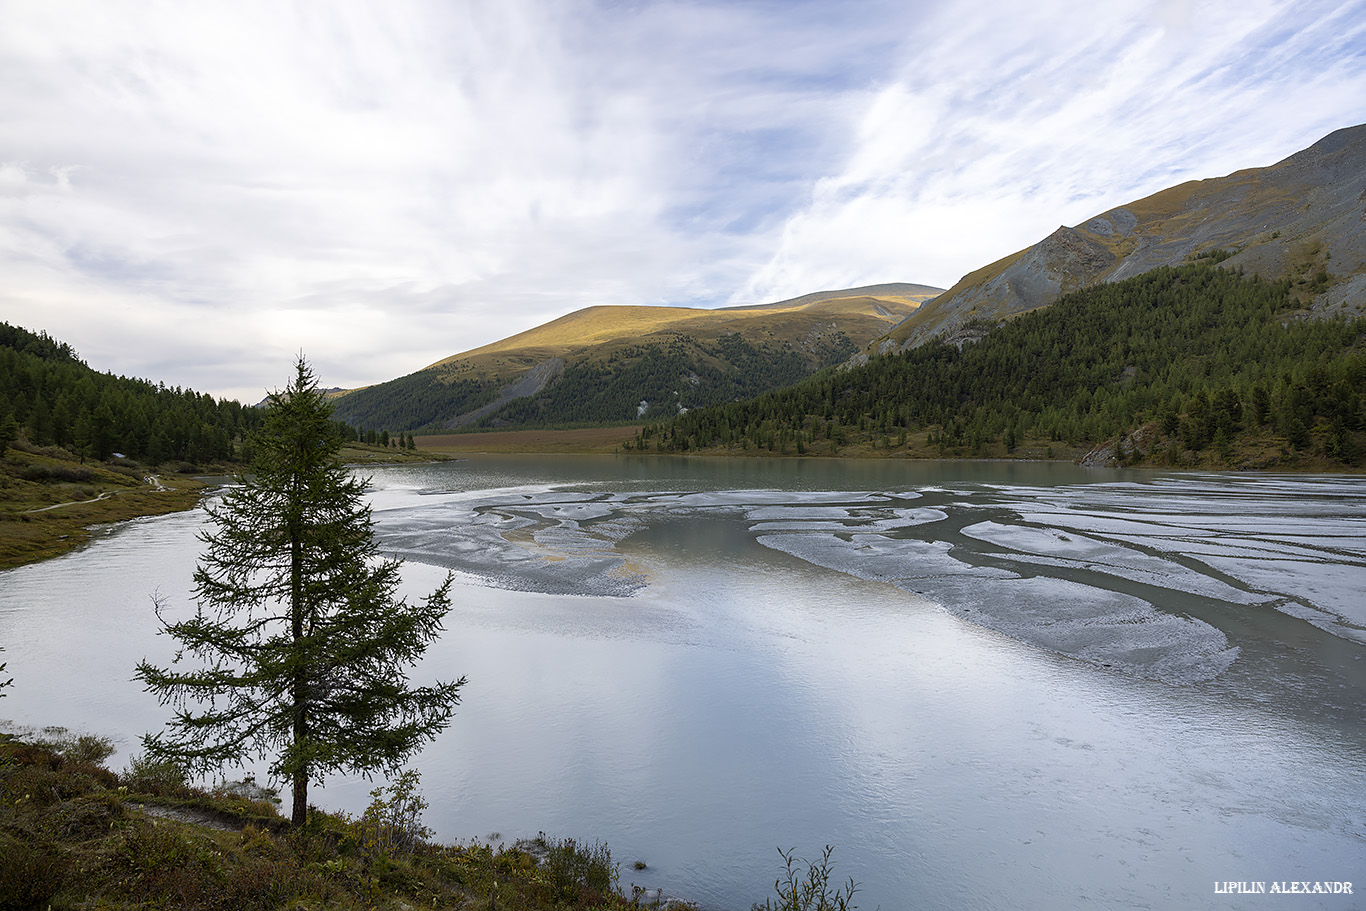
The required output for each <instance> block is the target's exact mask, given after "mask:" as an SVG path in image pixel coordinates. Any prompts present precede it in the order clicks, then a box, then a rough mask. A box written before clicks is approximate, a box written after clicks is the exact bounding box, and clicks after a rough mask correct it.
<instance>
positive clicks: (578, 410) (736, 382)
mask: <svg viewBox="0 0 1366 911" xmlns="http://www.w3.org/2000/svg"><path fill="white" fill-rule="evenodd" d="M854 350H855V348H854V345H853V343H852V342H851V341H850V340H849V338H848V336H846V335H844V334H843V333H833V334H832V335H830V336H829V337H826V338H822V339H821V340H820V342H819V343H818V344H817V347H816V348H815V350H813V351H800V350H798V349H797V348H795V347H794V346H793V345H792V344H790V343H788V342H768V341H759V342H752V341H748V340H746V339H744V338H742V337H741V336H740V335H738V334H731V335H725V336H722V337H721V338H719V339H717V340H716V341H715V342H713V343H709V342H705V341H701V340H699V339H696V338H693V337H692V336H688V335H674V336H672V337H669V338H668V339H666V340H661V341H659V342H651V343H649V344H644V345H633V346H630V347H628V348H625V349H623V350H621V351H618V352H615V353H613V354H612V355H611V356H609V357H608V358H606V359H605V360H602V361H586V362H582V363H579V364H571V365H570V366H568V367H566V368H565V370H564V372H563V373H562V374H561V375H560V376H559V378H558V379H557V380H556V381H555V382H554V383H553V384H552V385H550V386H549V387H547V388H546V389H545V390H544V391H543V392H542V393H541V394H540V395H538V396H528V397H526V398H521V399H516V400H514V401H512V402H509V403H508V404H507V405H506V406H505V407H503V408H501V409H499V411H498V412H497V413H496V414H492V415H489V416H488V417H486V418H484V419H483V420H482V421H480V422H479V425H478V426H479V427H480V428H482V429H492V428H508V427H539V426H546V425H554V424H607V423H613V422H624V421H633V420H638V419H641V418H644V419H646V420H649V419H658V418H660V417H664V416H673V415H676V414H678V413H679V412H680V411H688V410H691V409H693V408H703V407H706V406H708V405H716V404H719V403H722V402H734V401H741V400H744V399H749V398H753V397H754V396H756V395H760V394H762V393H764V392H767V391H769V390H772V389H779V388H782V387H785V386H790V385H792V384H793V383H797V382H799V381H801V380H802V379H803V378H805V377H807V376H809V375H810V374H811V373H812V371H813V369H815V368H816V367H817V366H821V367H823V366H826V365H829V364H832V363H838V362H840V361H842V360H844V359H846V358H848V357H849V355H851V354H853V353H854Z"/></svg>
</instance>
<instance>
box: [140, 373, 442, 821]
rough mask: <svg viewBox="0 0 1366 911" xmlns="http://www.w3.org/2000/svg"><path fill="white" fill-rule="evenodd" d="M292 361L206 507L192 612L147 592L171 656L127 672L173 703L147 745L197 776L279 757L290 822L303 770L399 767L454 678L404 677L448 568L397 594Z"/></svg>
mask: <svg viewBox="0 0 1366 911" xmlns="http://www.w3.org/2000/svg"><path fill="white" fill-rule="evenodd" d="M295 366H296V370H295V376H294V380H293V382H292V383H290V384H289V386H288V387H287V388H286V389H285V390H284V391H282V392H277V393H275V394H273V395H272V396H271V397H270V401H269V408H268V411H267V414H266V417H265V421H264V425H263V429H262V431H261V432H260V433H259V434H258V435H257V436H256V438H255V439H254V441H253V452H254V458H253V461H252V464H251V471H250V472H249V473H248V474H246V475H244V476H243V477H241V478H239V479H238V482H239V483H238V484H237V485H236V486H233V487H230V488H228V489H227V490H226V491H225V492H224V493H223V495H222V498H221V500H220V501H219V502H218V503H216V504H214V505H210V506H208V507H207V508H206V511H207V512H208V515H209V519H210V525H209V527H208V528H207V529H206V530H205V531H204V532H202V533H201V535H200V540H201V541H202V542H203V544H204V551H203V553H202V555H201V557H200V561H199V564H198V566H197V567H196V570H195V575H194V582H195V588H194V596H195V601H196V609H195V612H194V615H193V616H191V617H189V618H188V619H180V620H168V619H167V617H166V613H167V612H166V610H165V606H164V603H162V602H161V601H160V599H158V603H157V615H158V618H159V619H160V621H161V624H162V631H163V632H164V633H166V634H169V635H170V636H172V637H173V638H174V639H176V640H177V641H178V643H179V649H178V651H177V653H176V656H175V659H174V661H173V662H172V665H171V667H169V668H160V667H155V666H153V665H152V664H150V663H149V662H147V661H146V660H143V661H142V662H141V663H139V664H138V667H137V677H138V679H140V680H142V681H143V682H144V683H145V684H146V688H147V689H148V690H149V691H150V692H153V693H155V694H156V695H157V697H158V698H159V699H160V701H161V703H162V704H163V705H167V704H170V705H174V706H175V707H176V711H175V714H174V716H173V719H172V720H171V721H170V722H169V723H168V724H167V727H166V729H165V730H163V731H160V732H158V733H155V734H148V735H145V736H144V737H143V744H144V748H145V749H146V751H147V754H148V756H149V757H151V758H155V759H160V760H170V761H173V762H176V763H178V764H180V765H181V766H182V767H184V768H185V769H186V770H187V771H189V772H192V773H206V772H214V771H217V770H219V769H221V768H223V767H224V766H226V765H239V766H240V765H241V764H242V763H244V762H245V761H247V759H248V758H251V757H255V758H258V759H266V758H268V757H274V758H273V762H272V764H271V766H270V772H271V774H272V776H274V777H276V778H278V779H281V780H284V781H287V782H289V783H290V785H291V787H292V791H293V805H292V814H291V818H292V821H293V823H294V824H295V825H301V824H303V823H304V822H305V821H306V819H307V812H308V785H309V782H317V783H321V782H322V781H323V780H324V779H325V777H326V775H327V774H328V773H332V772H337V771H341V770H349V771H354V772H359V773H361V774H364V775H367V776H368V775H370V774H372V773H374V772H376V771H394V770H396V769H397V768H398V767H399V766H401V765H402V764H403V763H404V762H405V761H406V759H407V758H408V757H409V756H410V755H411V754H412V753H414V752H415V751H416V750H418V749H419V748H420V747H421V746H423V745H424V744H425V743H427V742H428V741H430V740H432V739H433V738H435V737H436V735H437V734H438V733H440V732H441V731H442V730H444V729H445V727H446V726H447V725H448V724H449V722H450V718H451V715H452V713H453V712H454V710H455V707H456V706H457V705H458V704H459V702H460V694H459V691H460V688H461V686H463V685H464V683H465V678H463V677H461V678H460V679H459V680H455V681H449V682H437V683H435V684H433V685H430V686H413V685H411V684H410V682H409V680H408V669H409V668H410V667H411V665H412V664H414V663H415V662H416V661H417V660H418V659H419V658H421V656H422V655H423V653H424V652H425V651H426V649H427V646H428V645H429V644H430V643H431V642H432V641H433V640H434V639H435V638H436V637H437V636H438V635H439V634H440V633H441V631H442V619H443V618H444V617H445V615H446V613H447V612H448V611H449V610H450V598H449V592H450V586H451V577H450V576H447V578H446V580H445V582H444V583H442V585H441V586H440V587H439V588H437V590H436V591H435V592H433V593H432V594H431V595H429V596H427V597H426V598H425V599H423V600H422V601H421V602H420V603H414V604H410V603H408V601H407V600H406V599H405V598H400V597H398V596H397V590H398V587H399V584H400V577H399V568H400V565H401V563H400V561H398V560H393V559H388V558H384V557H382V556H381V555H380V553H379V548H378V544H377V542H376V540H375V535H374V522H373V519H372V517H371V513H370V507H369V506H368V505H367V504H366V502H365V499H364V495H365V490H366V488H367V485H368V482H367V480H363V479H359V478H356V477H354V476H353V475H352V474H351V473H350V472H349V471H348V470H347V469H346V468H345V467H344V466H343V465H342V464H341V461H340V457H339V453H340V448H341V441H340V436H339V434H338V432H337V429H336V425H335V424H334V422H333V421H332V408H331V406H330V404H329V403H328V402H327V400H326V398H325V396H324V395H323V393H322V392H320V391H319V389H318V385H317V381H316V379H315V377H314V375H313V373H312V371H311V370H310V369H309V367H308V364H307V363H306V362H305V361H304V359H303V358H302V357H300V358H299V360H298V361H297V362H296V365H295ZM182 662H184V663H185V664H186V665H188V666H186V667H184V669H182V668H181V667H180V666H181V665H182Z"/></svg>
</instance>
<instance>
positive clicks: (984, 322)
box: [872, 124, 1366, 354]
mask: <svg viewBox="0 0 1366 911" xmlns="http://www.w3.org/2000/svg"><path fill="white" fill-rule="evenodd" d="M1201 259H1203V260H1206V261H1213V262H1222V264H1223V265H1224V266H1225V267H1229V268H1233V267H1241V268H1242V269H1243V270H1244V271H1245V272H1247V273H1250V274H1255V275H1259V276H1261V277H1263V278H1272V279H1282V278H1285V279H1289V280H1290V281H1291V282H1292V284H1293V289H1294V292H1295V294H1296V296H1297V297H1298V298H1299V299H1300V300H1302V301H1310V300H1312V302H1313V306H1314V309H1315V310H1317V311H1319V312H1321V313H1322V312H1329V311H1333V310H1341V309H1344V308H1345V307H1347V306H1349V305H1354V304H1356V303H1358V302H1360V301H1361V300H1362V299H1363V297H1366V124H1364V125H1360V126H1355V127H1349V128H1347V129H1342V130H1338V131H1336V132H1334V133H1331V134H1329V135H1328V136H1326V137H1324V138H1323V139H1321V140H1320V141H1319V142H1317V143H1315V144H1314V145H1312V146H1310V147H1309V148H1307V149H1305V150H1304V151H1302V152H1297V153H1296V154H1294V155H1291V156H1290V157H1289V158H1287V159H1285V160H1284V161H1281V162H1279V163H1277V164H1274V165H1271V166H1270V167H1264V168H1250V169H1247V170H1242V171H1236V172H1234V173H1232V174H1229V175H1228V176H1226V177H1217V178H1211V179H1208V180H1196V181H1189V182H1187V183H1183V184H1180V185H1178V186H1174V187H1171V188H1169V189H1166V190H1163V191H1161V192H1160V193H1154V194H1153V195H1152V196H1148V197H1146V198H1144V199H1140V200H1137V201H1136V202H1131V203H1129V204H1128V205H1124V206H1120V207H1118V208H1115V209H1110V210H1109V211H1107V212H1102V213H1101V214H1099V215H1097V216H1096V217H1094V218H1092V219H1090V220H1088V221H1086V222H1084V223H1082V224H1080V225H1076V226H1075V227H1070V228H1069V227H1060V228H1058V230H1056V231H1054V232H1053V233H1052V234H1050V235H1049V236H1048V237H1046V238H1044V239H1043V240H1041V241H1039V242H1038V243H1037V244H1035V245H1033V246H1032V247H1029V248H1027V249H1024V250H1021V251H1019V252H1018V253H1014V254H1012V255H1010V256H1007V257H1005V258H1004V259H1000V260H997V261H996V262H994V263H992V264H990V265H988V266H985V267H983V268H981V269H978V270H977V271H975V272H972V273H970V274H968V275H966V276H964V277H963V278H962V280H960V281H959V282H958V283H957V284H955V285H954V286H953V287H952V288H950V289H949V290H948V291H947V292H945V293H944V294H943V295H941V296H940V297H938V298H936V299H935V300H933V301H932V302H930V303H928V304H926V305H925V306H924V307H921V308H920V309H918V310H917V311H916V312H915V313H913V314H911V316H909V317H908V318H907V319H906V320H905V321H904V322H902V323H901V324H900V325H898V326H896V327H895V328H894V329H893V330H892V331H891V332H889V333H888V334H887V335H886V336H885V337H884V338H882V339H880V340H878V341H877V342H876V343H875V344H874V345H873V346H872V351H874V352H876V353H878V354H888V353H892V352H895V351H905V350H907V349H908V348H913V347H915V346H917V345H920V344H922V343H924V342H926V341H928V340H930V339H932V338H944V339H946V340H948V341H958V340H961V339H963V338H974V337H980V335H981V333H982V331H984V329H985V328H986V327H988V326H990V325H992V324H994V323H996V322H997V321H999V320H1001V319H1004V318H1007V317H1011V316H1014V315H1016V314H1019V313H1023V312H1025V311H1028V310H1033V309H1035V308H1037V307H1041V306H1045V305H1047V304H1051V303H1053V302H1054V301H1055V300H1057V299H1058V297H1059V296H1060V295H1062V294H1065V293H1066V292H1069V291H1075V290H1078V289H1081V288H1086V287H1090V286H1092V285H1095V284H1098V283H1101V282H1116V281H1122V280H1124V279H1127V278H1132V277H1134V276H1137V275H1142V274H1143V273H1145V272H1148V271H1150V270H1152V269H1155V268H1158V267H1159V266H1176V265H1180V264H1182V263H1184V262H1190V261H1194V260H1201Z"/></svg>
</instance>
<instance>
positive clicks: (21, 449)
mask: <svg viewBox="0 0 1366 911" xmlns="http://www.w3.org/2000/svg"><path fill="white" fill-rule="evenodd" d="M342 458H343V460H344V461H345V462H346V463H347V464H352V465H373V464H387V463H394V462H430V461H432V460H433V459H440V458H445V456H443V455H441V454H439V453H432V452H409V451H405V450H401V449H397V448H394V447H381V446H370V445H367V444H365V443H351V444H348V445H347V446H346V447H345V448H344V449H343V450H342ZM240 470H241V466H240V465H225V464H200V465H191V464H189V463H173V464H166V465H160V466H157V467H155V468H153V467H151V466H147V465H142V464H139V463H138V462H136V461H134V460H132V459H116V460H113V461H109V462H97V461H94V460H92V459H85V460H82V459H81V458H79V457H78V456H76V455H74V454H72V453H70V452H68V451H67V450H65V449H61V448H59V447H56V446H43V447H38V446H30V445H28V444H26V443H24V442H22V441H20V442H19V443H18V444H16V445H13V446H11V447H9V448H7V449H5V450H4V453H3V456H2V457H0V570H4V569H12V568H14V567H16V566H23V565H24V564H26V563H36V562H38V561H39V560H46V559H48V558H49V557H56V556H59V555H61V554H64V553H67V552H68V551H71V550H74V549H76V548H77V547H80V546H81V545H83V544H85V543H86V542H87V541H89V540H90V534H91V528H92V527H94V526H99V525H106V524H109V523H113V522H125V521H127V520H129V519H136V518H139V517H141V516H158V515H163V514H165V513H170V512H179V511H181V510H184V509H192V508H194V506H195V505H196V504H198V503H199V498H200V497H201V496H202V495H203V493H204V490H205V484H204V482H203V481H201V480H198V477H197V476H202V475H230V474H232V473H234V472H237V471H240Z"/></svg>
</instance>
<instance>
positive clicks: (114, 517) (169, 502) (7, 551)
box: [0, 447, 203, 569]
mask: <svg viewBox="0 0 1366 911" xmlns="http://www.w3.org/2000/svg"><path fill="white" fill-rule="evenodd" d="M168 467H169V468H170V470H167V467H163V468H161V469H159V470H156V471H152V470H150V469H144V468H143V467H142V466H139V465H137V464H136V463H132V462H128V463H125V464H117V463H112V464H111V463H96V462H92V461H87V462H81V461H80V460H79V459H77V458H76V457H74V456H72V455H70V454H69V453H67V452H65V451H64V450H61V449H57V448H55V447H45V448H41V449H39V448H36V447H30V448H24V449H19V448H10V449H8V450H6V451H5V453H4V456H3V458H0V569H9V568H12V567H15V566H21V565H23V564H25V563H34V562H36V561H38V560H44V559H47V558H48V557H55V556H57V555H59V554H63V553H66V552H67V551H69V550H72V549H74V548H76V547H79V546H80V545H82V544H84V543H85V542H86V541H87V540H89V537H90V528H91V526H95V525H102V524H105V523H109V522H122V521H125V520H127V519H133V518H137V517H138V516H154V515H161V514H163V513H168V512H176V511H179V510H182V509H189V508H191V507H192V506H194V505H195V504H196V503H198V502H199V496H200V493H201V491H202V489H203V484H201V483H200V482H199V481H196V480H194V479H193V478H191V477H188V476H187V475H183V474H179V473H177V472H176V471H175V467H174V466H168Z"/></svg>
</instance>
